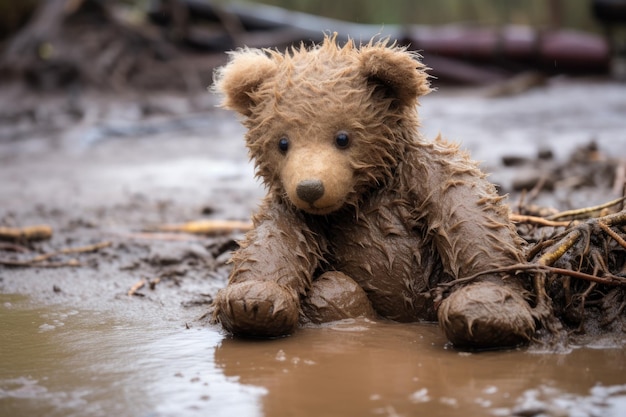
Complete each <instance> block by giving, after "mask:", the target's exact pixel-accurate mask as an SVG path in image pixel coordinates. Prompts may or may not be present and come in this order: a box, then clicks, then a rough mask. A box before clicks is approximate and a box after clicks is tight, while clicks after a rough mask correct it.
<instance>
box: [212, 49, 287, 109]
mask: <svg viewBox="0 0 626 417" xmlns="http://www.w3.org/2000/svg"><path fill="white" fill-rule="evenodd" d="M276 70H277V67H276V62H274V60H273V59H272V58H270V57H269V56H268V55H267V54H266V52H265V51H262V50H259V49H242V50H239V51H236V52H231V53H230V62H229V63H228V64H227V65H225V66H223V67H221V68H218V69H217V70H216V71H215V74H214V85H213V89H214V90H216V91H217V92H220V93H222V94H223V95H224V101H223V102H222V106H223V107H225V108H227V109H231V110H235V111H236V112H238V113H240V114H242V115H244V116H251V115H252V107H253V106H254V105H255V104H258V103H256V102H255V100H254V98H253V94H254V92H255V91H257V90H258V89H259V88H260V87H261V85H262V84H263V83H265V82H267V81H269V80H271V79H272V78H273V76H274V75H275V74H276Z"/></svg>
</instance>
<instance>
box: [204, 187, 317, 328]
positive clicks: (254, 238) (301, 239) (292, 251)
mask: <svg viewBox="0 0 626 417" xmlns="http://www.w3.org/2000/svg"><path fill="white" fill-rule="evenodd" d="M253 222H254V229H253V230H251V231H250V232H248V234H247V235H246V238H245V239H244V240H243V242H240V244H241V247H240V249H239V250H237V251H236V252H235V253H234V254H233V257H232V263H233V270H232V272H231V274H230V278H229V283H228V286H227V287H226V288H224V289H222V290H220V291H219V292H218V294H217V297H216V299H215V300H214V303H213V304H214V310H213V318H214V320H215V321H218V322H221V323H222V325H223V326H224V328H225V329H226V330H228V331H230V332H232V333H234V334H237V335H242V336H257V337H275V336H282V335H286V334H290V333H291V332H293V331H294V330H295V328H296V326H297V325H298V320H299V316H300V311H301V307H300V297H301V296H303V295H305V294H306V292H307V291H308V290H309V288H310V287H311V280H312V276H313V273H314V272H315V270H316V269H317V266H318V264H319V260H320V259H321V256H322V250H321V247H320V244H321V243H320V242H321V241H320V239H321V238H320V237H319V236H318V235H316V234H314V233H312V232H311V231H310V229H309V228H308V227H307V226H306V224H305V222H304V221H303V220H302V219H301V218H299V216H298V214H297V213H295V212H294V211H293V210H289V209H288V208H286V207H284V206H283V205H282V204H280V203H276V202H272V201H271V196H270V197H268V198H267V199H266V200H265V202H264V204H263V206H262V207H261V209H260V211H259V213H258V214H257V215H256V216H255V217H254V219H253Z"/></svg>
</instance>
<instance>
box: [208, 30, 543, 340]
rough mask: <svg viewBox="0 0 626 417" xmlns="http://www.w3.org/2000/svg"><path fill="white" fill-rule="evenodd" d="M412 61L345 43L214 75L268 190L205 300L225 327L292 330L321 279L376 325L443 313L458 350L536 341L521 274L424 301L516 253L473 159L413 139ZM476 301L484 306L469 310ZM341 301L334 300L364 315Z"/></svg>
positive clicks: (244, 56)
mask: <svg viewBox="0 0 626 417" xmlns="http://www.w3.org/2000/svg"><path fill="white" fill-rule="evenodd" d="M417 58H418V57H417V56H416V55H415V54H412V53H410V52H408V51H406V50H405V49H404V48H401V47H398V46H395V45H389V44H388V43H387V42H386V41H379V42H374V41H372V42H370V43H369V44H367V45H362V46H360V47H356V46H355V44H354V43H353V42H352V41H350V42H348V43H347V44H346V45H345V46H342V47H341V46H338V45H337V43H336V40H335V38H334V37H328V38H327V39H326V40H325V41H324V42H323V44H322V45H319V46H317V47H314V48H312V49H307V48H305V47H304V46H302V47H300V48H299V49H294V50H291V51H289V52H287V53H285V54H281V53H278V52H276V51H271V50H263V51H260V50H249V49H243V50H240V51H237V52H234V53H232V55H231V59H230V62H229V64H227V65H226V66H225V67H223V68H221V69H220V70H218V72H217V73H216V89H217V91H219V92H221V93H222V94H223V95H224V102H223V106H224V107H226V108H229V109H232V110H235V111H237V112H238V113H240V114H241V115H243V116H244V120H243V124H244V125H245V127H246V128H247V129H248V131H247V134H246V142H247V146H248V149H249V152H250V157H251V158H252V160H253V161H254V162H255V164H256V173H257V176H259V177H260V178H261V179H262V180H263V182H264V184H265V185H266V187H267V190H268V194H267V197H266V198H265V200H264V202H263V203H262V206H261V207H260V209H259V212H258V213H257V214H256V215H255V216H254V219H253V221H254V225H255V228H254V230H252V231H251V232H250V233H248V235H247V236H246V239H245V240H244V241H243V242H241V248H240V249H239V250H238V251H237V252H236V253H235V254H234V255H233V259H232V263H233V270H232V273H231V276H230V279H229V284H228V286H227V287H226V288H225V289H224V290H222V291H220V293H219V294H218V297H217V299H216V301H215V303H214V307H215V310H214V311H215V314H214V317H215V319H216V320H217V321H220V322H221V323H222V324H223V326H224V327H225V328H226V329H227V330H229V331H231V332H233V333H236V334H242V335H250V336H278V335H282V334H288V333H290V332H292V331H293V330H294V329H295V327H296V326H297V323H298V316H300V321H301V320H302V318H303V317H304V318H305V319H306V316H307V315H306V314H304V313H303V312H302V308H301V300H305V303H306V302H308V301H309V299H308V298H307V297H308V295H309V294H310V293H311V289H312V288H314V287H315V286H316V285H319V286H320V288H316V287H315V290H316V292H315V293H316V294H317V295H319V293H320V291H321V292H323V291H324V288H323V285H324V284H323V282H327V281H328V280H323V279H319V278H318V277H320V275H322V274H324V273H329V272H332V271H341V272H343V273H344V274H346V275H347V276H348V277H350V279H352V280H354V281H356V283H358V285H359V286H360V287H361V288H363V289H364V290H365V293H366V294H367V297H368V298H369V301H370V302H371V305H372V306H373V308H374V310H375V311H376V312H377V313H378V314H379V315H380V316H383V317H386V318H389V319H393V320H398V321H416V320H436V319H437V318H438V319H439V321H440V323H441V326H442V328H443V330H444V331H445V332H446V334H447V336H448V337H449V338H450V340H452V341H453V343H455V344H457V345H459V346H461V345H466V346H472V347H493V346H495V347H498V346H508V345H511V344H517V343H520V342H524V341H527V340H528V339H529V338H530V337H531V335H532V333H533V332H534V322H533V320H532V317H531V314H530V308H529V306H528V304H527V303H526V302H525V301H524V299H523V297H522V295H523V289H522V286H521V285H520V284H519V282H518V281H517V278H515V277H502V276H487V277H485V278H483V279H482V281H481V282H478V283H474V284H472V286H473V288H471V289H469V290H468V289H467V288H468V287H464V288H460V289H458V290H455V291H454V292H453V294H452V295H453V296H450V297H449V298H447V299H445V300H444V301H443V303H442V305H441V306H440V307H439V306H436V305H435V303H434V300H433V297H432V291H431V290H433V289H434V288H435V287H436V286H437V285H438V284H439V283H442V282H446V281H450V280H452V279H456V278H462V277H466V276H469V275H472V274H474V273H476V272H480V271H484V270H487V269H493V268H497V267H502V266H507V265H513V264H516V263H519V262H521V261H522V260H523V257H522V251H521V244H522V242H521V240H520V239H519V237H518V235H517V233H516V231H515V229H514V227H513V226H512V224H511V223H510V222H509V220H508V207H507V206H506V205H505V204H504V203H503V202H502V197H500V196H498V195H497V194H496V192H495V189H494V187H493V185H492V184H491V183H489V182H488V181H487V180H486V178H485V174H483V173H482V172H481V171H480V170H479V168H478V166H477V164H476V163H475V162H473V161H472V160H470V158H469V157H468V155H467V154H466V153H464V152H462V151H460V150H459V148H458V146H456V145H453V144H450V143H447V142H445V141H444V140H443V139H441V138H436V139H435V140H434V141H428V140H425V139H424V138H422V137H421V136H420V134H419V132H418V127H419V122H418V114H417V105H418V101H417V99H418V97H419V96H421V95H424V94H426V93H428V92H429V91H430V87H429V84H428V79H427V75H426V73H425V72H424V66H423V65H422V64H421V63H420V62H419V61H418V59H417ZM339 133H345V134H347V135H348V137H349V140H350V142H349V145H348V146H347V147H345V148H341V147H339V146H337V144H336V143H335V138H336V136H337V135H338V134H339ZM281 139H287V140H288V142H289V147H288V150H287V151H282V150H280V149H279V141H280V140H281ZM310 179H315V180H318V181H320V182H321V183H323V186H324V187H323V189H324V192H323V195H322V196H321V197H320V198H319V199H317V200H315V201H314V202H313V203H311V202H308V201H304V200H303V199H302V198H301V195H300V194H299V192H298V190H297V189H298V185H299V184H301V183H302V182H303V181H307V180H310ZM333 273H334V272H333ZM335 286H336V284H335ZM465 290H467V291H465ZM481 291H484V292H485V294H484V295H485V297H484V298H485V300H488V301H486V302H485V303H484V304H485V305H481V302H480V301H479V302H478V303H477V302H476V294H481ZM465 292H467V296H466V295H465ZM333 293H336V288H335V290H333ZM317 295H316V296H317ZM322 298H323V297H322ZM327 298H328V297H327ZM478 298H479V299H480V298H481V296H479V297H478ZM325 300H326V299H325ZM327 301H328V300H326V301H324V302H327ZM344 301H345V300H344ZM344 301H341V300H337V301H336V303H337V304H338V305H339V304H341V305H346V306H348V305H352V304H354V305H357V304H358V305H361V304H359V303H352V304H351V303H347V302H344ZM309 304H310V303H309ZM309 304H307V306H309V307H310V305H309ZM502 306H507V308H499V307H502ZM334 307H337V306H334ZM339 307H341V306H339ZM346 308H348V307H346ZM437 308H438V309H437ZM309 311H310V310H309ZM359 314H365V313H363V311H361V310H358V309H357V310H356V311H352V312H350V313H349V314H348V315H359ZM309 315H314V314H309ZM345 316H346V314H343V315H341V314H340V315H339V316H338V318H343V317H345Z"/></svg>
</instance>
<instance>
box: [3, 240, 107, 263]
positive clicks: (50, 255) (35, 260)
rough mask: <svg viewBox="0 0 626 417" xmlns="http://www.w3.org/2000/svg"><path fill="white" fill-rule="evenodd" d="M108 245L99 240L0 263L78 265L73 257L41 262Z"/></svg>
mask: <svg viewBox="0 0 626 417" xmlns="http://www.w3.org/2000/svg"><path fill="white" fill-rule="evenodd" d="M108 246H111V242H101V243H96V244H94V245H88V246H78V247H73V248H65V249H61V250H59V251H56V252H50V253H44V254H42V255H38V256H35V257H34V258H30V259H26V260H23V261H14V260H8V259H0V264H1V265H7V266H37V267H39V266H42V267H61V266H80V265H81V264H80V262H78V261H77V260H75V259H72V260H70V261H67V262H61V263H43V261H47V260H48V259H50V258H53V257H55V256H58V255H67V254H70V253H86V252H95V251H97V250H100V249H102V248H106V247H108Z"/></svg>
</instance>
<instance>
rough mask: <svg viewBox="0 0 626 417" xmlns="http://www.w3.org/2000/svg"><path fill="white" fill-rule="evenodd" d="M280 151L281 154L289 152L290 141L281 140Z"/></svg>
mask: <svg viewBox="0 0 626 417" xmlns="http://www.w3.org/2000/svg"><path fill="white" fill-rule="evenodd" d="M278 149H280V151H281V152H287V150H288V149H289V139H287V138H285V137H282V138H280V140H279V141H278Z"/></svg>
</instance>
